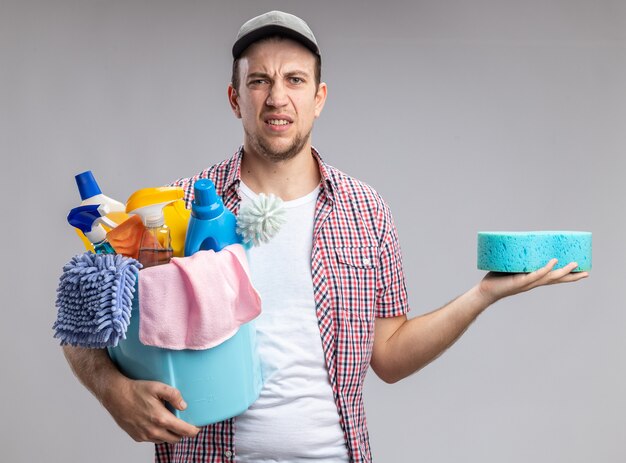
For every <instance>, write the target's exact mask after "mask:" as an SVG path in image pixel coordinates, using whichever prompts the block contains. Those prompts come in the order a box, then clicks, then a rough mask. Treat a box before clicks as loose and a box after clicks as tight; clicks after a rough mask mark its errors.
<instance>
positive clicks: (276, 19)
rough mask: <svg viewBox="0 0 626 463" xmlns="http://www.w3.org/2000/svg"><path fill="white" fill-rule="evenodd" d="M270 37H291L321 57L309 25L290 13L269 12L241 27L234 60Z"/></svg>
mask: <svg viewBox="0 0 626 463" xmlns="http://www.w3.org/2000/svg"><path fill="white" fill-rule="evenodd" d="M270 35H282V36H285V37H289V38H290V39H293V40H296V41H298V42H300V43H301V44H302V45H304V46H305V47H307V48H308V49H309V50H311V51H312V52H313V53H315V54H316V55H320V56H321V54H320V49H319V47H318V46H317V40H315V36H314V35H313V31H311V28H310V27H309V26H308V25H307V23H305V22H304V21H303V20H302V19H300V18H298V17H297V16H294V15H292V14H289V13H284V12H282V11H269V12H267V13H264V14H262V15H260V16H257V17H255V18H252V19H250V20H249V21H247V22H246V23H245V24H244V25H243V26H241V29H239V33H238V34H237V39H236V40H235V44H234V45H233V58H235V59H236V58H239V57H240V56H241V54H242V53H243V51H244V50H245V49H246V48H248V47H249V46H250V45H252V44H253V43H254V42H256V41H257V40H260V39H262V38H264V37H268V36H270Z"/></svg>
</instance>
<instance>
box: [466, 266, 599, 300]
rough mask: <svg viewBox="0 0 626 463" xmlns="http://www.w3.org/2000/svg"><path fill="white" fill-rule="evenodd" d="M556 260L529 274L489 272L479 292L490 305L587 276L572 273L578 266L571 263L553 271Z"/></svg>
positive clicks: (581, 273)
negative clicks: (516, 295) (510, 297)
mask: <svg viewBox="0 0 626 463" xmlns="http://www.w3.org/2000/svg"><path fill="white" fill-rule="evenodd" d="M556 263H557V260H556V259H552V260H551V261H550V262H548V264H547V265H546V266H545V267H542V268H540V269H539V270H536V271H534V272H531V273H515V274H510V273H499V272H489V273H487V275H485V278H483V280H482V281H481V282H480V284H479V287H478V288H479V291H480V294H482V295H483V296H484V297H485V298H486V299H487V300H488V301H489V303H490V304H493V303H494V302H496V301H498V300H500V299H502V298H504V297H507V296H513V295H514V294H518V293H522V292H524V291H528V290H530V289H533V288H536V287H538V286H545V285H554V284H557V283H571V282H574V281H578V280H582V279H583V278H587V277H588V276H589V273H588V272H577V273H572V270H574V269H575V268H576V267H578V264H577V263H576V262H571V263H569V264H567V265H566V266H565V267H563V268H560V269H558V270H553V268H554V266H555V265H556Z"/></svg>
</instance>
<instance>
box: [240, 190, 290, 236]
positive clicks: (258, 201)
mask: <svg viewBox="0 0 626 463" xmlns="http://www.w3.org/2000/svg"><path fill="white" fill-rule="evenodd" d="M284 223H285V209H284V207H283V201H282V199H280V198H279V197H278V196H276V195H273V194H271V193H270V194H269V195H265V194H264V193H261V194H259V195H258V196H257V197H256V198H255V199H253V200H252V201H250V202H249V203H246V204H244V205H243V206H241V209H240V210H239V215H238V217H237V233H239V234H240V235H241V236H242V237H243V241H244V243H245V244H252V245H254V246H258V245H260V244H261V243H267V242H268V241H269V240H271V239H272V238H273V237H274V236H276V234H277V233H278V232H279V231H280V228H281V226H282V225H283V224H284Z"/></svg>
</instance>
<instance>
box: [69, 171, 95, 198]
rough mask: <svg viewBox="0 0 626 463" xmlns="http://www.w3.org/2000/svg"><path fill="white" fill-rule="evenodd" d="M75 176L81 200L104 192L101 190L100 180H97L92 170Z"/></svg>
mask: <svg viewBox="0 0 626 463" xmlns="http://www.w3.org/2000/svg"><path fill="white" fill-rule="evenodd" d="M75 178H76V185H77V186H78V191H79V193H80V199H81V200H83V201H84V200H86V199H87V198H91V197H92V196H95V195H101V194H102V190H100V187H99V186H98V182H96V179H95V178H94V177H93V174H92V173H91V171H90V170H88V171H86V172H83V173H82V174H78V175H77V176H76V177H75Z"/></svg>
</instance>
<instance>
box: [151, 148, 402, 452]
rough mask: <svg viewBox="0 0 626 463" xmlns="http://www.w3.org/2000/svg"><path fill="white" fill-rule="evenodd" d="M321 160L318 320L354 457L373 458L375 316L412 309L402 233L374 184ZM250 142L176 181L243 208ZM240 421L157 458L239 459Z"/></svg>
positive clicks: (208, 430) (315, 271)
mask: <svg viewBox="0 0 626 463" xmlns="http://www.w3.org/2000/svg"><path fill="white" fill-rule="evenodd" d="M311 152H312V155H313V156H314V157H315V159H316V160H317V162H318V164H319V169H320V174H321V178H322V180H321V190H320V194H319V196H318V198H317V204H316V207H315V224H314V230H313V250H312V255H311V274H312V277H313V289H314V297H315V306H316V311H317V320H318V325H319V329H320V336H321V339H322V347H323V350H324V356H325V360H326V366H327V368H328V376H329V378H330V383H331V386H332V390H333V395H334V398H335V403H336V405H337V410H338V411H339V417H340V423H341V426H342V429H343V431H344V434H345V439H346V445H347V447H348V452H349V454H350V459H351V461H352V462H355V463H357V462H358V463H360V462H370V461H371V460H372V457H371V452H370V445H369V435H368V432H367V424H366V420H365V411H364V409H363V382H364V380H365V375H366V373H367V370H368V367H369V364H370V358H371V355H372V343H373V342H374V321H375V318H376V317H396V316H400V315H403V314H405V313H407V312H408V311H409V306H408V301H407V293H406V286H405V282H404V273H403V270H402V257H401V255H400V246H399V243H398V235H397V232H396V228H395V225H394V223H393V218H392V216H391V212H390V210H389V207H388V206H387V205H386V204H385V202H384V201H383V200H382V198H381V197H380V196H379V195H378V193H376V192H375V191H374V190H373V189H372V188H371V187H369V186H368V185H366V184H364V183H363V182H360V181H358V180H356V179H354V178H352V177H349V176H348V175H346V174H344V173H343V172H341V171H339V170H338V169H335V168H334V167H331V166H329V165H328V164H326V163H325V162H324V161H323V160H322V158H321V157H320V155H319V153H318V152H317V151H316V150H315V149H312V150H311ZM242 156H243V147H240V148H239V150H238V151H237V153H236V154H235V155H234V156H233V157H232V158H230V159H228V160H226V161H223V162H221V163H219V164H216V165H214V166H212V167H210V168H208V169H206V170H204V171H202V172H200V173H199V174H198V175H195V176H194V177H190V178H182V179H179V180H178V181H176V182H174V183H173V184H172V185H175V186H181V187H183V188H184V189H185V201H186V202H187V207H190V205H191V201H192V199H193V183H194V182H195V181H196V180H198V179H200V178H210V179H211V180H212V181H213V182H214V183H215V188H216V191H217V192H218V193H220V194H221V196H222V199H223V201H224V205H225V206H226V207H228V208H229V209H230V210H231V211H233V212H234V213H235V214H237V213H238V210H239V203H240V201H241V198H240V197H239V194H238V191H239V181H240V178H241V177H240V174H241V159H242ZM234 433H235V419H230V420H226V421H223V422H220V423H216V424H212V425H209V426H205V427H203V428H202V429H201V431H200V432H199V433H198V435H197V436H196V437H195V438H184V439H183V440H182V441H181V442H179V443H178V444H174V445H171V444H157V445H156V454H155V461H156V462H157V463H189V462H197V463H200V462H202V463H205V462H206V463H209V462H211V463H218V462H230V461H233V460H234V458H235V446H234Z"/></svg>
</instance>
